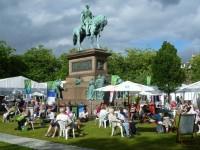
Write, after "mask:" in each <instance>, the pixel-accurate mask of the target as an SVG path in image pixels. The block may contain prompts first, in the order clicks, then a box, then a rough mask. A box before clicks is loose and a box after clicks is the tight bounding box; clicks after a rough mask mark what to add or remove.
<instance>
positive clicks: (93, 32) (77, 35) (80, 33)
mask: <svg viewBox="0 0 200 150" xmlns="http://www.w3.org/2000/svg"><path fill="white" fill-rule="evenodd" d="M106 25H107V18H106V17H105V16H103V15H98V16H95V17H93V18H92V19H91V22H90V25H89V34H86V29H85V26H84V25H81V26H79V27H77V28H75V29H74V31H73V43H74V45H78V48H79V50H81V49H82V48H81V43H82V42H83V40H84V39H85V38H86V37H87V36H88V37H89V38H90V40H91V44H92V45H93V43H94V39H96V47H97V48H100V46H99V37H100V33H101V32H102V31H103V29H104V27H105V26H106Z"/></svg>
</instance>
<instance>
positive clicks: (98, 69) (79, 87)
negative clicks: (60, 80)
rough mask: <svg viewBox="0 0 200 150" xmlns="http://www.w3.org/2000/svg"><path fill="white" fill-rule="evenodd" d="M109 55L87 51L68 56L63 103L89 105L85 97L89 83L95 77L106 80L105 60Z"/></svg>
mask: <svg viewBox="0 0 200 150" xmlns="http://www.w3.org/2000/svg"><path fill="white" fill-rule="evenodd" d="M110 55H111V54H110V53H108V52H107V51H106V50H103V49H96V48H93V49H87V50H82V51H78V52H75V53H71V54H69V55H68V60H69V75H68V77H67V78H66V84H65V85H64V89H65V90H64V92H63V99H64V101H65V102H71V103H72V104H78V103H80V102H82V103H84V104H86V105H89V101H88V100H87V97H86V92H87V89H88V85H89V81H90V80H91V79H94V80H95V79H96V78H97V76H99V75H101V76H105V77H106V78H108V72H107V58H108V57H109V56H110Z"/></svg>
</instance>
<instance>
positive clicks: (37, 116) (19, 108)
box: [3, 100, 88, 137]
mask: <svg viewBox="0 0 200 150" xmlns="http://www.w3.org/2000/svg"><path fill="white" fill-rule="evenodd" d="M3 105H4V107H5V108H6V112H5V113H4V114H3V122H9V121H11V118H15V120H16V122H17V125H18V127H17V128H16V129H18V130H27V129H31V128H32V129H33V130H34V123H35V122H36V121H37V120H38V123H40V125H41V127H44V126H45V125H46V124H49V125H48V130H47V132H46V134H45V136H48V137H49V136H51V137H55V136H56V135H57V133H58V131H59V128H60V126H59V123H58V122H59V121H64V122H66V124H67V125H68V126H70V127H71V128H74V129H77V131H78V133H79V134H80V127H81V122H86V121H88V111H87V107H86V106H85V105H83V104H80V105H78V106H76V109H75V110H73V108H72V107H73V106H72V105H71V104H70V103H69V104H67V105H62V106H60V107H59V109H58V108H57V106H56V104H53V105H51V106H49V105H47V104H45V103H44V102H40V101H38V100H31V101H29V102H25V101H23V100H21V101H20V102H14V105H12V106H8V105H7V104H5V103H4V104H3ZM58 111H59V113H58ZM29 125H30V126H29Z"/></svg>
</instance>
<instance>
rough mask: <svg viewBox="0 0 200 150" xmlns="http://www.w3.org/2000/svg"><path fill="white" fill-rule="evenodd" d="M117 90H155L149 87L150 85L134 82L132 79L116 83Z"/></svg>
mask: <svg viewBox="0 0 200 150" xmlns="http://www.w3.org/2000/svg"><path fill="white" fill-rule="evenodd" d="M115 90H116V91H126V92H137V93H139V92H142V91H153V90H154V89H153V88H151V87H149V86H145V85H142V84H139V83H134V82H131V81H125V82H122V83H120V84H118V85H116V88H115Z"/></svg>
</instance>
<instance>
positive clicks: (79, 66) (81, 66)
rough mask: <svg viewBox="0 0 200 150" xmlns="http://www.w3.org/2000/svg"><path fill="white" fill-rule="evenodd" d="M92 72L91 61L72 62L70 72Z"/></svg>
mask: <svg viewBox="0 0 200 150" xmlns="http://www.w3.org/2000/svg"><path fill="white" fill-rule="evenodd" d="M88 70H92V60H91V59H89V60H83V61H78V62H72V72H79V71H88Z"/></svg>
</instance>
